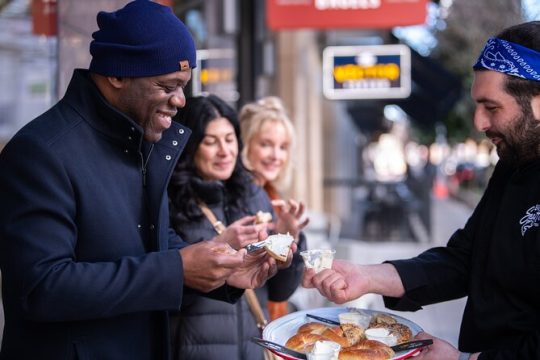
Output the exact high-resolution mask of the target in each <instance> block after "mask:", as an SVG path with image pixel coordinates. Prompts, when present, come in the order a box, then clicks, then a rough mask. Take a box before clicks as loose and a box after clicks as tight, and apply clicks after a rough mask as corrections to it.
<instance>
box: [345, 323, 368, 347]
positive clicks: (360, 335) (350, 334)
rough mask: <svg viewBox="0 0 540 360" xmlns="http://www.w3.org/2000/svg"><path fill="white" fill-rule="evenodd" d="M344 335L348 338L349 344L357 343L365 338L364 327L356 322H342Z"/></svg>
mask: <svg viewBox="0 0 540 360" xmlns="http://www.w3.org/2000/svg"><path fill="white" fill-rule="evenodd" d="M341 329H342V331H343V336H345V337H346V338H347V341H348V343H349V346H351V345H354V344H356V343H357V342H359V341H360V340H362V339H365V336H364V329H363V328H361V327H360V326H358V325H355V324H341Z"/></svg>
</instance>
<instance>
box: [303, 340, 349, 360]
mask: <svg viewBox="0 0 540 360" xmlns="http://www.w3.org/2000/svg"><path fill="white" fill-rule="evenodd" d="M340 350H341V346H340V345H339V344H338V343H335V342H333V341H327V340H318V341H316V342H315V344H313V346H312V347H310V348H309V349H307V351H306V355H307V358H308V360H338V356H339V351H340Z"/></svg>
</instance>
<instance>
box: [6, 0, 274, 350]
mask: <svg viewBox="0 0 540 360" xmlns="http://www.w3.org/2000/svg"><path fill="white" fill-rule="evenodd" d="M97 25H98V28H99V29H98V30H97V31H96V32H94V33H93V35H92V37H93V41H92V42H91V44H90V53H91V55H92V61H91V63H90V67H89V69H88V70H83V69H77V70H75V71H74V74H73V77H72V79H71V82H70V84H69V87H68V89H67V91H66V94H65V96H64V97H63V98H62V99H61V100H60V101H59V102H58V103H57V104H56V105H54V106H53V107H52V108H51V109H50V110H48V111H47V112H45V113H44V114H43V115H41V116H39V117H38V118H36V119H34V120H33V121H31V122H30V123H29V124H27V125H26V126H25V127H24V128H23V129H21V130H20V131H19V132H18V133H17V134H16V135H15V136H14V137H13V139H12V140H11V141H10V142H9V143H8V144H7V145H6V147H5V148H4V150H3V151H2V153H1V154H0V198H1V201H0V268H1V271H2V295H3V304H4V314H5V328H4V335H3V341H2V348H1V350H0V359H2V360H15V359H16V360H38V359H39V360H59V359H80V360H82V359H88V360H90V359H95V360H122V359H126V360H127V359H129V360H155V359H161V360H168V359H169V358H170V350H169V341H170V340H169V339H170V337H169V334H168V331H169V326H168V311H170V310H175V311H176V310H178V309H179V308H180V306H181V303H182V300H183V299H184V298H186V297H187V296H189V295H190V293H191V294H198V295H200V294H201V292H205V293H208V295H207V296H211V297H213V298H216V299H220V300H226V301H235V300H237V299H238V298H239V296H241V294H242V290H240V289H239V288H248V287H249V288H252V287H258V286H260V285H262V284H263V283H264V281H265V280H266V279H267V278H268V277H269V276H271V275H273V274H274V273H275V272H276V264H275V261H274V260H272V259H269V258H268V257H265V256H264V255H263V256H261V254H258V255H246V251H245V250H240V251H234V250H232V248H231V247H230V246H229V245H227V244H226V243H225V242H223V241H219V239H215V240H210V241H205V242H201V243H198V244H195V245H190V246H186V245H187V243H185V242H183V241H182V240H181V239H180V238H179V237H178V236H177V235H176V234H175V233H174V231H172V230H171V229H170V227H169V212H168V202H167V198H168V197H167V193H166V188H167V183H168V180H169V177H170V176H171V173H172V171H173V168H174V165H175V164H176V162H177V160H178V157H179V156H180V153H181V152H182V149H183V148H184V146H185V144H186V142H187V140H188V137H189V130H188V129H186V128H183V127H182V126H180V125H178V124H177V123H174V122H171V118H172V117H173V116H174V115H175V114H176V112H177V109H178V108H181V107H183V106H184V105H185V101H186V99H185V96H184V88H185V87H186V85H187V84H188V82H189V80H190V78H191V69H192V68H193V67H194V66H195V45H194V42H193V39H192V37H191V35H190V33H189V31H188V30H187V28H186V27H185V25H184V24H183V23H182V22H181V21H180V20H179V19H178V18H177V17H176V16H175V15H174V13H173V12H172V10H171V9H170V8H169V7H166V6H162V5H159V4H157V3H155V2H152V1H148V0H136V1H133V2H130V3H128V4H127V5H126V6H125V7H124V8H122V9H119V10H117V11H114V12H110V13H109V12H100V13H99V14H98V15H97ZM263 236H264V234H263V235H261V237H263Z"/></svg>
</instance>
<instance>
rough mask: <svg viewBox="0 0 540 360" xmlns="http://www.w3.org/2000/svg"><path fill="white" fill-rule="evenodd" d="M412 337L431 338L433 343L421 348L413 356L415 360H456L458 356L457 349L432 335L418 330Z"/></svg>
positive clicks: (419, 338) (416, 338)
mask: <svg viewBox="0 0 540 360" xmlns="http://www.w3.org/2000/svg"><path fill="white" fill-rule="evenodd" d="M414 338H415V340H421V339H433V344H432V345H429V346H426V347H425V348H423V349H422V351H421V352H420V353H419V354H418V355H417V356H415V357H414V359H415V360H457V359H458V357H459V351H458V349H456V348H455V347H453V346H452V345H451V344H450V343H448V342H446V341H444V340H442V339H439V338H436V337H435V336H433V335H430V334H428V333H425V332H420V333H418V334H417V335H416V336H415V337H414ZM475 358H476V357H475ZM471 359H472V357H471Z"/></svg>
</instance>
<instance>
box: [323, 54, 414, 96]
mask: <svg viewBox="0 0 540 360" xmlns="http://www.w3.org/2000/svg"><path fill="white" fill-rule="evenodd" d="M323 91H324V95H325V96H326V97H327V98H328V99H333V100H340V99H385V98H406V97H408V96H409V95H410V93H411V52H410V49H409V48H408V47H407V46H405V45H376V46H330V47H327V48H326V49H324V52H323Z"/></svg>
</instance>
